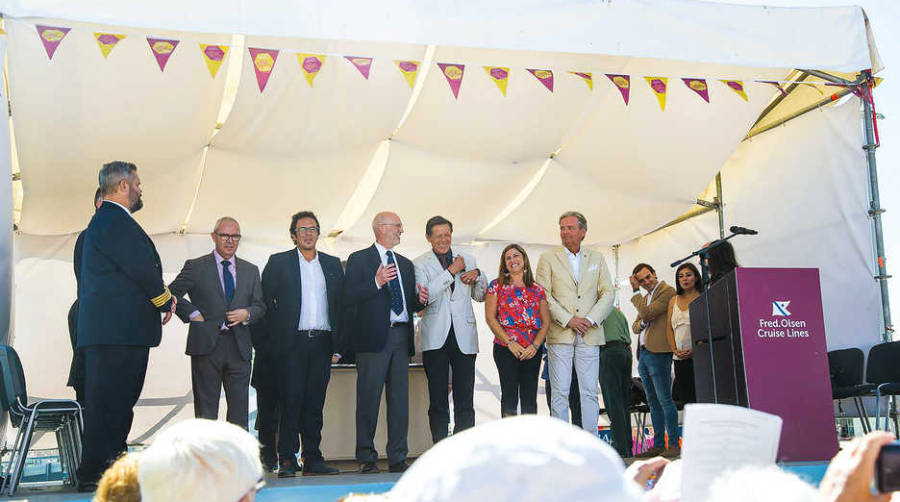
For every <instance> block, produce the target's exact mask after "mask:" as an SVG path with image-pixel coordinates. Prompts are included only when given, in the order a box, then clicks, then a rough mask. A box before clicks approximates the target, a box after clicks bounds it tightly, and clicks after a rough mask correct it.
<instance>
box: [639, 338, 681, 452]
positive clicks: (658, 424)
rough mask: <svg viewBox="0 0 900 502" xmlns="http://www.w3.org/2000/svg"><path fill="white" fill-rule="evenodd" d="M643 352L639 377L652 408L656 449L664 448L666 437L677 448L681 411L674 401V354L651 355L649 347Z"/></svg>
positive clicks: (655, 353) (640, 359)
mask: <svg viewBox="0 0 900 502" xmlns="http://www.w3.org/2000/svg"><path fill="white" fill-rule="evenodd" d="M640 351H641V352H640V357H639V358H638V373H639V374H640V375H641V382H642V383H643V384H644V392H645V393H646V394H647V404H648V405H649V406H650V422H651V423H652V424H653V446H654V447H659V448H664V447H665V445H666V441H665V436H664V434H666V433H668V435H669V445H671V446H678V409H676V408H675V401H673V400H672V353H671V352H659V353H657V352H650V351H649V350H647V348H646V347H641V348H640Z"/></svg>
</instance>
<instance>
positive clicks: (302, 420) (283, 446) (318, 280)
mask: <svg viewBox="0 0 900 502" xmlns="http://www.w3.org/2000/svg"><path fill="white" fill-rule="evenodd" d="M320 228H321V227H320V226H319V220H318V219H317V218H316V215H315V214H313V213H312V212H311V211H301V212H299V213H297V214H295V215H294V216H293V217H292V218H291V226H290V230H289V232H290V235H291V239H292V240H293V241H294V244H295V245H296V248H294V249H291V250H289V251H284V252H281V253H276V254H273V255H272V256H270V257H269V262H268V263H266V266H265V268H264V269H263V275H262V283H263V296H264V297H265V299H266V307H267V308H268V319H267V323H266V326H267V336H268V337H270V340H269V342H268V345H269V347H270V349H271V350H272V351H274V352H275V353H276V354H277V356H276V357H275V358H274V359H275V361H276V367H277V376H278V390H279V392H278V408H280V410H279V415H280V423H279V425H278V428H279V429H278V456H279V467H278V477H288V476H294V475H295V474H296V473H297V463H296V455H297V452H298V451H299V449H300V441H299V440H298V437H297V436H298V433H299V434H300V435H302V437H303V474H304V475H315V474H337V472H338V470H337V469H335V468H333V467H331V466H329V465H327V464H326V463H325V460H324V458H323V457H322V451H321V450H320V449H319V444H320V443H321V441H322V425H323V424H322V409H323V408H324V406H325V391H326V389H327V388H328V380H329V379H330V377H331V364H332V363H333V362H336V361H337V360H338V358H339V354H337V353H336V352H337V350H338V349H337V347H339V345H340V339H341V328H342V326H341V311H342V307H341V302H342V296H343V285H344V270H343V269H342V268H341V261H340V260H339V259H338V258H336V257H334V256H331V255H328V254H325V253H322V252H321V251H317V250H316V242H317V241H318V240H319V231H320ZM269 359H270V360H271V359H272V358H271V357H270V358H269ZM264 397H265V396H264ZM269 406H271V404H269ZM263 411H265V412H267V413H268V412H269V410H260V413H263ZM266 422H268V423H266ZM260 425H262V427H260V436H261V437H262V436H265V439H264V440H261V441H263V443H264V451H263V456H264V457H265V453H266V452H265V443H270V442H274V431H272V430H271V428H272V425H273V424H272V423H271V420H269V421H262V422H261V423H260Z"/></svg>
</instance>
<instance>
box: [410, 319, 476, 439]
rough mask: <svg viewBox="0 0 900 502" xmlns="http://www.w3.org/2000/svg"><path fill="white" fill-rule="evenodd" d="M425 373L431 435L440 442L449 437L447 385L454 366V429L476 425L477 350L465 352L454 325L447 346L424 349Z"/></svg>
mask: <svg viewBox="0 0 900 502" xmlns="http://www.w3.org/2000/svg"><path fill="white" fill-rule="evenodd" d="M422 363H423V365H424V366H425V376H426V377H428V400H429V404H428V422H429V425H430V426H431V438H432V440H433V441H434V442H435V443H437V442H438V441H440V440H441V439H444V438H445V437H447V433H448V428H449V425H450V404H449V401H448V399H447V387H448V385H449V384H450V382H449V375H450V369H451V368H452V369H453V433H454V434H455V433H457V432H459V431H463V430H466V429H468V428H471V427H473V426H474V425H475V407H474V405H473V402H472V401H473V395H474V392H475V354H463V353H462V351H460V350H459V345H458V344H457V342H456V334H455V333H454V332H453V326H451V327H450V333H449V334H448V335H447V340H446V341H445V342H444V346H443V347H441V348H439V349H435V350H426V351H423V352H422Z"/></svg>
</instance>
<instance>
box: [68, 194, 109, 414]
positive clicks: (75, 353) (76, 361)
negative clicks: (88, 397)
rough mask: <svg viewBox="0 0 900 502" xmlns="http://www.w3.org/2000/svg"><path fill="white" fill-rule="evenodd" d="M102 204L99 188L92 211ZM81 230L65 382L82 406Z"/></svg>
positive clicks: (76, 256) (75, 255)
mask: <svg viewBox="0 0 900 502" xmlns="http://www.w3.org/2000/svg"><path fill="white" fill-rule="evenodd" d="M101 203H103V191H102V190H100V189H99V188H98V189H97V191H95V192H94V210H97V209H99V208H100V204H101ZM85 232H86V230H82V231H81V233H80V234H78V238H77V239H75V252H74V253H73V257H72V267H73V268H74V269H75V295H76V297H75V301H74V302H72V306H71V307H69V315H68V320H69V341H70V342H72V363H71V364H70V365H69V379H68V380H67V381H66V386H67V387H72V389H74V390H75V400H76V401H78V402H79V403H81V404H84V357H82V355H81V352H80V351H79V350H78V343H77V341H76V340H77V338H78V337H77V336H76V333H77V332H78V296H77V295H78V285H79V284H80V283H81V256H82V255H83V254H84V233H85Z"/></svg>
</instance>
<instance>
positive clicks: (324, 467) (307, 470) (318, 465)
mask: <svg viewBox="0 0 900 502" xmlns="http://www.w3.org/2000/svg"><path fill="white" fill-rule="evenodd" d="M339 472H341V471H339V470H338V469H335V468H334V467H331V466H330V465H328V464H326V463H325V461H323V460H319V461H318V462H305V463H304V464H303V475H304V476H328V475H331V474H337V473H339Z"/></svg>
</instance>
